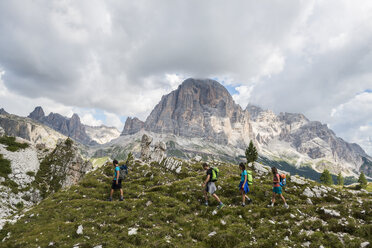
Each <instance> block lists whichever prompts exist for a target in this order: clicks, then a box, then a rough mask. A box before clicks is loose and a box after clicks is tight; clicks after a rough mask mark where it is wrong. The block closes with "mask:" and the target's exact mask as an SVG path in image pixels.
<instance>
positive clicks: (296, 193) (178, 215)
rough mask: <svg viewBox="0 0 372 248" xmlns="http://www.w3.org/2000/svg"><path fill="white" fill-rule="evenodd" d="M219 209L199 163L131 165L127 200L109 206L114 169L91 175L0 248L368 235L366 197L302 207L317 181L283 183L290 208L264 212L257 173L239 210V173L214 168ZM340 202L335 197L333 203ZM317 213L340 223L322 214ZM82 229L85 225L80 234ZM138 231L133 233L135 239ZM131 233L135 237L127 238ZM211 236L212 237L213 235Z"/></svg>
mask: <svg viewBox="0 0 372 248" xmlns="http://www.w3.org/2000/svg"><path fill="white" fill-rule="evenodd" d="M219 168H220V171H221V173H220V174H221V176H220V179H219V182H218V184H217V185H218V186H219V188H220V189H219V191H218V195H219V196H220V197H221V199H222V201H223V202H224V203H225V204H226V207H225V208H223V209H221V210H218V211H216V206H217V203H216V202H215V201H214V200H212V199H210V206H209V207H206V206H204V205H202V203H203V197H202V187H201V183H202V180H203V179H204V178H205V172H204V171H203V170H202V168H201V165H200V164H198V163H195V164H189V165H187V164H184V168H183V169H182V171H181V173H180V174H175V173H173V172H170V171H166V169H164V168H162V166H160V165H159V164H156V163H153V164H152V165H151V166H150V165H146V164H140V163H139V162H136V163H135V165H134V166H132V167H131V168H130V171H129V176H128V178H127V180H126V181H125V182H124V183H123V188H124V201H123V202H120V201H118V198H119V197H118V193H116V194H115V196H114V201H113V202H107V201H106V199H107V197H108V193H109V190H110V186H111V185H110V182H111V179H112V171H113V168H112V166H110V165H105V166H103V167H101V168H98V169H97V170H95V171H93V172H91V173H89V174H88V175H87V176H86V177H85V179H84V180H83V181H82V182H81V183H80V184H79V185H77V186H73V187H71V188H70V189H67V190H63V191H59V192H57V193H54V194H52V195H50V196H49V197H48V198H46V199H45V200H44V201H43V202H41V203H40V204H39V205H37V206H36V207H34V208H33V209H31V210H29V211H28V212H25V213H24V216H23V217H22V218H21V219H20V220H19V221H18V222H17V223H15V224H14V225H11V224H7V225H6V226H5V227H4V229H3V230H1V231H0V240H2V242H0V247H39V246H40V247H74V246H76V247H94V246H99V247H100V245H101V246H102V247H136V246H141V247H252V246H253V247H270V248H271V247H276V246H277V247H289V246H291V247H299V246H300V245H302V244H307V242H310V244H309V247H317V248H318V247H319V246H320V245H323V246H324V247H360V244H361V243H362V242H365V241H367V240H369V241H370V242H371V237H372V211H371V209H372V202H371V196H370V195H367V194H364V195H358V196H355V195H353V194H351V193H349V192H346V190H344V191H339V189H335V190H336V193H333V192H332V193H329V194H328V196H327V197H325V198H315V199H314V198H313V199H312V201H313V203H314V205H308V204H307V203H306V197H305V196H303V195H302V192H303V190H304V189H305V188H306V187H307V186H309V187H313V186H314V185H315V184H316V183H313V182H311V183H309V184H307V185H295V184H293V183H290V182H289V183H288V184H289V185H288V187H287V189H286V191H285V192H284V196H285V197H286V198H287V201H288V204H289V205H290V208H289V209H285V208H283V206H282V202H281V201H279V203H278V205H277V206H276V207H275V208H267V207H266V205H267V204H268V203H269V201H270V197H271V176H270V175H266V176H263V177H259V176H258V175H256V174H255V172H254V183H255V184H254V186H253V187H252V193H251V194H250V196H251V198H252V199H253V203H252V204H251V205H248V206H246V207H241V206H240V203H241V197H240V195H239V192H238V190H237V186H238V184H239V180H240V177H239V170H238V168H237V166H233V165H229V164H220V165H219ZM338 198H340V199H338ZM321 207H324V208H326V209H332V210H336V211H337V212H339V213H340V214H341V217H334V216H331V215H329V214H325V213H324V211H323V210H321ZM79 226H82V227H83V230H82V233H81V234H78V233H77V230H78V228H79ZM135 230H137V233H136V234H132V233H135ZM130 234H132V235H130ZM213 234H214V235H213Z"/></svg>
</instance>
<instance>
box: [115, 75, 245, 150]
mask: <svg viewBox="0 0 372 248" xmlns="http://www.w3.org/2000/svg"><path fill="white" fill-rule="evenodd" d="M127 122H128V123H126V128H125V129H124V131H123V133H122V135H125V134H133V133H135V132H137V130H140V128H141V125H140V126H137V127H135V128H131V126H133V125H132V124H133V120H132V119H128V121H127ZM137 122H138V121H137ZM144 128H145V130H147V131H151V132H156V133H172V134H176V135H179V136H184V137H190V138H192V137H200V138H203V139H206V140H209V141H213V142H216V143H219V144H232V145H238V146H243V145H244V144H245V143H247V142H249V140H250V137H251V127H250V125H249V114H248V112H247V111H243V110H242V108H241V107H240V106H239V105H237V104H235V102H234V100H233V99H232V97H231V95H230V94H229V92H228V91H227V90H226V89H225V88H224V87H223V86H222V85H221V84H219V83H218V82H216V81H214V80H209V79H207V80H196V79H187V80H185V81H184V82H183V83H182V84H181V85H180V86H179V87H178V89H177V90H175V91H173V92H171V93H170V94H168V95H166V96H163V98H162V99H161V101H160V103H159V104H158V105H156V107H155V108H154V110H153V111H152V112H151V114H150V115H149V117H148V118H147V119H146V122H145V123H144Z"/></svg>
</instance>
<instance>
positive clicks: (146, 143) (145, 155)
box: [141, 134, 152, 161]
mask: <svg viewBox="0 0 372 248" xmlns="http://www.w3.org/2000/svg"><path fill="white" fill-rule="evenodd" d="M151 142H152V137H151V136H148V135H147V134H144V135H143V136H142V140H141V159H142V161H149V160H150V159H151V153H150V144H151Z"/></svg>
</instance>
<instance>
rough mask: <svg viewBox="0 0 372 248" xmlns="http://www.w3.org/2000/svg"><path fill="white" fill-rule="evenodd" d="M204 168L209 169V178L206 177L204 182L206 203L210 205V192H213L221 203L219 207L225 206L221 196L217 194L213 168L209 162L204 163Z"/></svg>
mask: <svg viewBox="0 0 372 248" xmlns="http://www.w3.org/2000/svg"><path fill="white" fill-rule="evenodd" d="M203 169H204V170H206V171H207V178H206V179H205V181H204V183H203V188H204V198H205V205H206V206H208V193H209V194H211V195H212V196H213V197H214V198H215V199H216V200H217V201H218V203H219V205H218V209H221V208H223V207H224V204H223V203H222V201H221V200H220V198H219V197H218V196H217V195H216V193H215V192H216V190H217V188H216V184H215V183H214V182H212V173H213V171H212V170H213V169H212V168H210V167H209V165H208V164H207V163H203Z"/></svg>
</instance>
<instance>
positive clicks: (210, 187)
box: [205, 182, 217, 194]
mask: <svg viewBox="0 0 372 248" xmlns="http://www.w3.org/2000/svg"><path fill="white" fill-rule="evenodd" d="M216 190H217V188H216V184H214V182H209V183H207V186H206V187H205V191H207V192H208V193H210V194H214V193H215V192H216Z"/></svg>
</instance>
